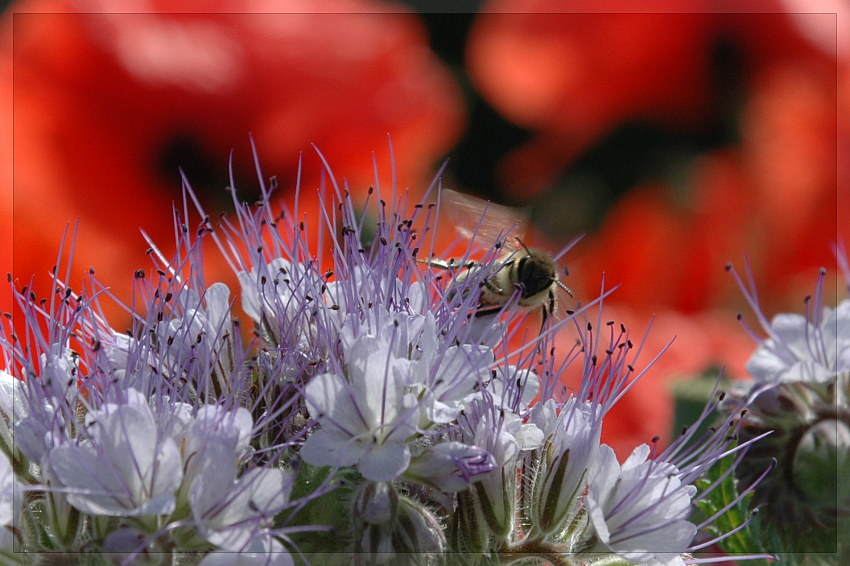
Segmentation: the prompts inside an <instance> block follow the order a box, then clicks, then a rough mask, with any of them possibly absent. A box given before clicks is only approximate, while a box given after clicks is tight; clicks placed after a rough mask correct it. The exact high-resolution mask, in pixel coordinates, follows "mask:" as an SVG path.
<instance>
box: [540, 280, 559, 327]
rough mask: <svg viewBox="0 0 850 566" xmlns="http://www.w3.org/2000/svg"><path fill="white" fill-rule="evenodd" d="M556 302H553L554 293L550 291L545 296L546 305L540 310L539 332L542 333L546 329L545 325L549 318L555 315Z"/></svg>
mask: <svg viewBox="0 0 850 566" xmlns="http://www.w3.org/2000/svg"><path fill="white" fill-rule="evenodd" d="M556 305H557V302H556V300H555V293H554V292H553V291H552V290H551V289H550V290H549V293H548V295H547V299H546V304H544V305H543V307H542V308H541V309H540V310H541V311H542V316H541V319H542V320H541V321H540V332H541V333H542V332H543V331H544V330H545V329H546V323H547V322H548V321H549V317H550V316H553V315H554V314H555V309H556V308H557V307H556Z"/></svg>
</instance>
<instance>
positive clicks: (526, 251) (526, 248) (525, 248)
mask: <svg viewBox="0 0 850 566" xmlns="http://www.w3.org/2000/svg"><path fill="white" fill-rule="evenodd" d="M514 238H516V241H517V242H519V245H521V246H522V247H523V249H524V250H525V253H527V254H528V255H531V250H530V249H528V246H526V245H525V242H523V241H522V238H520V237H519V236H514Z"/></svg>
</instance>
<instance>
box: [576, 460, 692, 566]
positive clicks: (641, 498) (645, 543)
mask: <svg viewBox="0 0 850 566" xmlns="http://www.w3.org/2000/svg"><path fill="white" fill-rule="evenodd" d="M647 456H649V446H647V445H646V444H643V445H641V446H639V447H638V448H635V450H634V451H633V452H632V454H631V455H630V456H629V457H628V459H626V461H625V463H623V465H622V467H621V466H620V465H619V463H618V462H617V456H616V455H615V454H614V451H613V450H612V449H611V448H610V447H609V446H607V445H602V447H601V448H600V451H599V458H598V459H597V465H596V466H594V469H593V470H592V472H591V474H590V485H589V487H588V492H587V497H586V504H587V510H588V514H589V515H590V519H591V521H592V523H593V527H594V528H595V529H596V536H597V537H598V543H597V548H596V549H594V550H596V551H614V552H616V553H617V554H619V555H620V556H622V557H623V558H625V559H626V560H628V561H630V562H634V563H639V564H649V565H653V566H659V565H664V566H683V565H684V562H683V560H682V557H681V554H682V553H685V552H687V550H688V547H689V545H690V544H691V541H692V540H693V538H694V535H696V532H697V528H696V526H695V525H693V524H692V523H690V522H688V521H687V518H688V517H689V516H690V514H691V498H692V497H693V496H694V495H695V494H696V487H694V486H692V485H683V484H682V482H681V480H680V479H679V477H678V473H679V471H678V470H677V469H676V467H675V466H673V465H672V464H669V463H667V462H657V461H653V460H647V459H646V458H647Z"/></svg>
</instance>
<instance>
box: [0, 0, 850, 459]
mask: <svg viewBox="0 0 850 566" xmlns="http://www.w3.org/2000/svg"><path fill="white" fill-rule="evenodd" d="M418 5H419V3H417V2H408V3H406V4H404V3H388V2H379V1H377V0H374V1H365V0H337V1H334V2H318V1H300V2H294V1H293V2H282V1H281V2H278V1H259V0H240V1H239V2H235V3H228V4H227V5H226V11H227V12H229V13H223V11H222V4H221V3H218V2H213V1H211V0H210V1H202V2H165V1H164V0H163V1H159V2H146V3H136V2H126V3H115V2H109V3H104V2H95V1H87V2H86V1H72V0H42V1H37V0H22V1H20V2H15V3H12V4H11V5H10V6H9V7H8V8H7V9H6V11H5V12H4V14H3V19H2V22H0V26H2V27H0V43H2V44H1V45H0V72H2V77H3V85H4V88H2V92H0V97H2V98H0V105H2V106H0V116H2V118H0V119H2V123H0V136H2V152H0V159H2V164H3V167H2V171H3V176H2V181H1V182H2V189H0V191H2V197H3V198H2V209H0V222H1V223H2V227H3V238H2V248H0V263H2V268H3V270H4V271H8V272H12V273H14V275H15V277H17V281H18V285H19V286H20V285H24V284H28V283H29V279H30V277H31V276H32V275H33V274H34V275H35V276H36V281H37V284H36V289H38V290H40V291H42V292H43V291H44V290H46V289H47V288H48V285H47V283H48V281H49V278H48V272H49V270H50V269H51V267H52V266H53V265H54V264H55V262H56V254H57V250H58V243H59V240H60V238H61V234H62V231H63V230H64V229H65V227H66V226H67V223H68V222H75V221H76V220H77V219H78V218H79V220H80V225H79V233H78V235H77V239H76V248H75V255H74V262H73V265H72V278H71V283H72V285H74V284H76V282H78V281H79V278H80V277H81V275H82V273H84V272H85V271H87V270H88V268H89V266H94V267H95V269H96V271H97V274H98V277H99V279H100V280H102V281H105V282H108V283H110V284H111V285H112V286H113V290H114V292H115V293H116V294H117V295H118V296H119V297H121V298H124V299H126V298H127V297H128V296H129V291H130V284H131V274H132V272H133V271H134V270H135V269H137V268H140V267H148V266H149V264H148V263H147V262H148V260H147V258H146V257H145V255H144V250H145V249H146V248H147V244H146V243H145V242H144V240H143V239H142V238H141V236H140V235H139V228H140V227H143V228H144V229H145V231H146V232H147V233H148V234H150V235H151V237H152V238H153V239H154V240H155V241H156V242H157V243H158V244H160V245H161V246H162V248H163V249H164V250H165V251H166V252H167V251H168V250H169V244H170V242H171V241H172V240H173V235H172V230H173V228H172V216H171V214H170V208H171V205H172V203H173V202H177V203H179V202H180V199H181V193H180V177H179V174H178V167H182V168H183V169H184V170H185V171H186V174H187V176H188V178H189V179H190V181H191V182H192V184H193V186H194V188H195V189H196V190H197V191H198V193H199V194H200V195H201V198H202V199H203V201H204V203H205V206H206V207H207V208H208V210H209V211H210V212H219V211H223V210H226V209H227V207H228V203H227V195H226V193H225V192H224V191H223V188H224V186H225V185H226V184H227V183H228V180H227V179H228V177H227V166H228V158H229V155H230V152H231V150H232V151H233V165H234V173H235V178H236V183H237V189H238V190H239V191H240V194H241V195H242V196H244V197H245V198H246V199H252V198H254V197H255V196H256V194H257V193H256V192H255V191H256V186H257V183H256V175H255V172H254V166H253V161H252V156H251V153H250V147H249V143H248V134H249V133H250V134H251V135H252V136H253V139H254V140H255V141H256V144H257V148H258V152H259V155H260V159H261V163H262V166H263V172H264V174H265V175H266V176H270V175H275V176H276V177H277V179H278V181H279V183H280V185H281V194H282V195H283V198H288V197H289V196H291V194H292V193H291V190H292V187H293V186H294V184H295V178H296V172H297V170H298V163H299V158H303V162H302V165H303V171H302V179H301V182H302V186H303V187H305V188H308V189H312V188H313V187H315V186H316V185H317V184H318V183H319V182H320V180H321V176H322V167H321V163H320V160H319V159H318V158H317V156H316V154H315V152H314V150H313V149H312V148H311V144H315V145H316V146H317V147H318V148H319V149H320V150H321V152H322V153H323V154H324V156H325V157H326V158H327V159H328V161H329V162H330V165H331V167H332V168H333V170H334V173H335V174H336V175H337V176H338V177H339V178H343V177H344V178H346V179H348V181H349V183H350V184H351V187H352V188H353V190H354V191H355V193H357V192H358V191H365V190H366V189H367V188H368V186H369V185H370V184H372V183H374V172H373V162H372V159H373V153H374V155H375V159H376V161H377V163H378V165H379V168H380V170H381V174H382V176H383V180H382V183H383V184H384V185H385V186H388V185H389V178H390V166H389V164H390V158H389V153H388V143H387V134H389V135H390V136H391V139H392V145H393V149H394V155H395V166H396V168H397V173H398V183H399V186H400V187H411V189H413V190H414V191H421V190H423V189H424V188H425V187H426V186H427V185H428V183H429V182H430V181H431V179H432V176H433V175H434V173H435V171H436V170H437V168H438V167H439V166H440V164H441V163H442V162H443V160H444V159H445V158H446V157H449V158H450V161H449V164H448V167H447V169H446V173H445V177H444V183H445V184H446V185H447V186H450V187H452V188H455V189H458V190H467V191H470V192H472V193H475V194H477V195H479V196H481V197H484V198H490V199H493V200H498V201H501V202H505V203H508V204H512V205H521V206H524V207H526V210H527V211H528V212H529V213H530V215H531V219H532V222H533V224H534V228H533V230H532V233H531V234H529V236H528V239H529V242H530V243H531V244H535V245H537V246H538V247H541V246H542V247H548V248H551V249H558V248H559V247H560V246H561V245H563V244H564V243H565V242H567V241H568V240H570V239H572V238H573V237H574V236H575V235H576V234H578V233H586V234H587V236H586V237H585V239H584V240H583V241H582V242H581V243H580V244H579V246H578V247H577V248H576V249H575V250H574V251H573V252H571V253H570V254H569V255H568V256H567V257H566V258H565V262H566V263H567V264H568V265H569V267H570V273H571V274H570V276H569V277H568V280H567V283H568V284H569V285H570V287H572V288H573V289H574V290H575V291H576V293H577V295H578V296H579V297H580V298H582V297H583V298H585V300H586V299H587V298H590V297H592V296H593V295H594V293H595V292H598V289H599V283H600V280H601V276H602V273H603V272H604V273H605V278H606V283H607V285H609V286H611V285H614V284H620V285H621V287H620V288H619V289H618V290H617V291H616V293H615V294H614V296H613V297H612V298H611V300H610V301H608V303H607V304H608V308H609V310H607V313H606V318H609V319H616V320H618V321H623V322H625V323H627V324H628V325H630V326H631V328H632V332H633V336H638V335H640V334H641V333H642V330H643V328H645V327H646V325H647V324H648V322H649V321H650V319H651V317H652V316H653V315H654V316H655V318H654V323H653V331H652V333H651V334H650V338H649V340H650V342H649V343H648V345H647V347H646V348H647V349H646V353H645V354H644V356H645V357H644V358H643V360H644V361H648V359H649V358H651V357H652V355H654V354H655V353H656V352H657V351H659V350H660V349H661V348H662V347H663V345H664V344H666V343H667V341H668V340H670V338H671V337H673V336H675V337H676V341H675V343H674V344H673V346H672V347H671V349H670V350H669V351H668V353H667V354H666V355H665V356H664V357H663V358H662V360H661V361H660V362H659V363H658V364H657V365H656V366H655V367H654V368H653V370H652V372H651V373H650V375H649V376H648V378H647V379H645V380H644V381H643V382H642V383H641V384H640V385H639V386H638V387H637V388H636V390H635V391H634V392H633V393H632V394H631V395H629V396H627V398H626V400H625V401H624V402H623V403H621V404H620V406H619V407H618V409H617V411H618V417H617V420H616V421H613V420H612V423H613V424H610V425H609V430H607V431H606V440H607V441H609V442H611V443H613V444H615V447H616V448H617V449H618V451H619V452H620V453H621V454H623V453H624V452H625V451H627V450H628V449H630V448H631V447H632V446H634V444H635V443H636V442H642V441H647V440H649V439H650V438H652V436H654V435H655V434H658V433H663V432H664V431H666V430H667V429H668V427H669V423H670V421H671V419H672V413H673V407H672V402H671V397H670V394H669V385H670V381H671V380H676V379H681V378H683V377H688V376H693V375H696V374H699V373H701V372H704V371H706V370H707V369H708V368H710V367H715V366H720V365H725V366H726V367H727V371H728V373H730V374H732V375H734V376H741V375H743V363H744V361H745V360H746V358H747V356H748V355H749V353H750V352H751V351H752V349H753V344H752V343H751V341H750V340H749V339H748V338H747V337H746V336H745V334H744V333H743V331H741V330H740V327H739V325H738V323H737V321H736V320H735V314H736V313H737V312H738V311H740V310H742V309H743V308H744V307H743V303H742V300H741V298H740V294H739V293H738V292H737V290H736V288H735V286H734V284H733V283H732V281H731V278H730V277H729V276H728V275H727V274H726V273H725V271H724V269H723V268H724V266H725V264H726V263H727V262H729V261H733V262H735V263H736V264H738V265H740V264H741V263H742V261H743V259H744V257H745V255H746V256H748V257H749V259H750V263H751V266H752V269H753V275H754V278H755V281H756V283H757V285H758V288H759V290H760V293H761V298H762V301H763V305H764V308H765V311H766V312H767V314H768V315H771V314H773V313H775V312H778V311H779V310H780V309H783V310H795V311H801V310H802V298H803V296H805V295H806V294H807V293H809V292H810V289H811V287H812V285H813V283H814V279H815V276H816V273H817V269H818V268H820V267H821V266H826V267H827V268H828V269H830V272H831V274H832V275H831V276H832V279H831V281H832V282H835V277H834V274H835V269H834V266H835V260H834V258H833V256H832V252H831V250H830V245H831V243H832V242H834V241H835V240H836V239H837V238H839V237H841V238H843V239H844V241H845V242H847V241H850V238H848V227H847V222H846V219H847V218H850V209H848V203H847V187H848V164H847V155H848V153H847V151H846V150H847V136H848V131H850V122H848V112H847V111H848V106H850V79H848V74H847V70H848V47H847V43H846V35H842V32H843V31H846V29H847V21H846V20H847V17H848V14H847V10H846V6H845V5H844V4H842V3H839V2H829V1H823V2H815V3H812V4H806V5H805V7H804V6H802V5H800V4H799V3H794V2H790V1H787V2H779V1H768V0H765V1H758V2H756V1H752V2H736V3H729V4H728V5H723V6H721V5H718V3H716V2H710V3H709V2H705V3H700V2H683V1H672V0H670V1H665V0H658V1H654V2H645V3H642V4H641V9H640V11H641V13H634V12H635V10H634V9H633V8H632V7H631V6H632V5H631V3H627V2H609V3H606V4H605V5H604V7H605V13H600V12H599V10H600V7H599V5H598V4H596V3H588V2H580V1H577V0H569V1H563V2H543V1H542V0H503V1H499V2H496V1H492V2H483V3H481V4H480V10H479V11H477V12H469V13H456V14H435V13H427V10H419V11H418V12H417V10H416V9H417V8H418ZM119 12H120V13H119ZM271 12H275V14H271ZM318 12H324V13H318ZM630 12H632V13H630ZM302 152H303V153H302ZM313 194H314V193H313V192H312V191H306V192H305V193H304V195H305V196H303V197H302V199H303V202H302V209H303V210H306V211H309V210H315V206H316V205H317V203H315V202H311V198H310V195H313ZM13 252H14V253H13ZM225 273H226V269H225V268H224V266H223V265H217V264H214V265H212V266H211V277H212V278H214V279H216V278H217V279H220V278H224V277H226V275H225ZM211 280H213V279H211ZM831 289H836V287H835V286H834V285H833V286H832V287H831ZM2 297H3V303H2V309H3V310H4V311H8V310H10V307H11V304H10V303H11V295H10V294H9V293H8V292H7V291H6V290H4V291H3V295H2ZM831 300H832V302H834V301H835V296H834V295H833V296H832V297H831ZM564 339H565V340H568V341H569V340H570V338H569V337H567V336H564Z"/></svg>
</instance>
